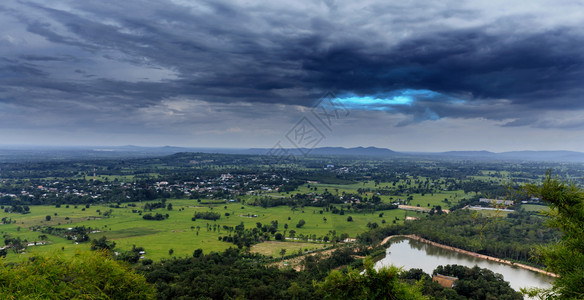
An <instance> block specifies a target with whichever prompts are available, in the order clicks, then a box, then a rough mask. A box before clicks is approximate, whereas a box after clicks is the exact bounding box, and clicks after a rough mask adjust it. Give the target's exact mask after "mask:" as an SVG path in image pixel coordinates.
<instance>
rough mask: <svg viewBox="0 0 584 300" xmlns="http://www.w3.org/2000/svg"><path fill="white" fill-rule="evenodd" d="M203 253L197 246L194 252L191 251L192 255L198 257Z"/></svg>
mask: <svg viewBox="0 0 584 300" xmlns="http://www.w3.org/2000/svg"><path fill="white" fill-rule="evenodd" d="M202 255H203V249H201V248H199V249H196V250H195V252H193V257H195V258H198V257H201V256H202Z"/></svg>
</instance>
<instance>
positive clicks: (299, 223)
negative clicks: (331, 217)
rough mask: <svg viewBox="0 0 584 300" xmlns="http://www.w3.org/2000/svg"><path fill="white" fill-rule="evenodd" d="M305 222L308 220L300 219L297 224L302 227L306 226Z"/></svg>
mask: <svg viewBox="0 0 584 300" xmlns="http://www.w3.org/2000/svg"><path fill="white" fill-rule="evenodd" d="M304 224H306V221H304V220H302V219H300V221H298V224H296V228H300V227H302V226H304Z"/></svg>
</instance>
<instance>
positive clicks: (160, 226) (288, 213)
mask: <svg viewBox="0 0 584 300" xmlns="http://www.w3.org/2000/svg"><path fill="white" fill-rule="evenodd" d="M167 203H172V205H173V210H171V211H168V210H167V209H157V210H153V211H152V213H153V214H154V213H157V212H159V213H162V214H169V218H168V219H166V220H162V221H154V220H144V219H143V218H142V216H140V215H139V214H138V213H132V209H135V210H136V209H137V210H142V209H143V206H144V204H145V203H136V205H137V207H125V205H127V204H123V205H122V207H123V208H110V207H108V206H102V205H92V206H91V207H89V208H85V206H84V205H79V206H78V207H77V208H75V206H74V205H69V207H68V208H67V207H66V205H62V206H61V207H59V208H56V207H55V206H31V208H30V213H29V214H26V215H22V214H12V213H5V212H4V211H3V210H2V211H0V218H3V217H7V218H11V219H12V220H13V223H12V224H5V225H0V231H1V232H2V234H3V235H6V234H9V235H10V236H12V237H20V238H21V239H23V240H24V239H26V240H27V241H28V242H34V241H40V238H39V236H40V235H41V234H42V233H41V232H38V231H37V232H34V231H32V230H30V227H32V226H37V225H41V226H43V225H44V226H49V225H50V226H55V227H63V228H68V227H74V226H88V227H91V228H92V229H96V230H100V231H101V232H99V233H94V234H91V235H90V238H91V239H95V238H99V237H101V236H104V235H105V236H106V237H107V238H108V239H109V240H113V241H115V242H116V244H117V247H118V248H120V249H122V250H129V249H130V248H131V247H132V245H136V246H138V247H144V248H145V249H146V257H147V258H151V259H154V260H158V259H161V258H165V257H169V250H170V249H173V251H174V252H173V255H174V256H184V255H192V253H193V251H194V250H195V249H197V248H203V249H204V251H205V252H207V253H208V252H209V251H222V250H224V249H227V248H229V247H234V246H235V245H234V244H231V243H227V242H222V241H219V240H218V237H219V236H224V235H228V234H229V233H228V232H227V231H225V230H223V229H222V228H221V227H223V225H226V226H236V225H239V224H240V223H241V222H243V224H244V225H245V226H246V228H254V227H255V226H256V222H260V223H262V224H269V223H270V222H271V221H273V220H277V221H278V224H279V227H278V232H281V233H283V232H284V230H285V229H284V224H288V226H289V227H288V230H287V231H289V230H295V231H296V235H299V234H304V235H315V236H316V237H317V238H320V237H322V236H325V235H326V234H328V233H329V231H332V230H335V231H336V233H337V235H340V234H342V233H347V234H348V235H349V236H350V237H351V238H354V237H356V235H357V234H359V233H361V232H364V231H366V230H368V228H367V223H369V222H377V223H378V224H379V225H381V224H382V220H383V219H385V220H386V222H387V223H391V222H393V221H394V220H396V218H397V219H399V221H398V222H401V221H403V219H404V216H405V212H404V211H403V210H399V209H396V210H388V211H376V212H375V213H347V214H345V215H338V214H332V213H331V212H326V211H323V213H322V214H320V210H321V208H316V207H305V208H304V209H297V210H295V211H292V210H291V209H290V208H289V207H287V206H280V207H273V208H261V207H256V206H247V205H245V206H242V205H241V204H240V203H229V204H221V205H200V204H199V203H198V202H197V201H196V200H186V199H183V200H168V202H167ZM225 206H226V207H227V208H224V207H225ZM84 208H85V211H83V209H84ZM110 209H112V210H113V212H112V214H111V217H106V218H103V217H102V216H100V214H99V213H98V212H97V210H99V211H101V212H102V213H103V212H106V211H108V210H110ZM211 210H212V211H214V212H219V213H220V214H221V218H220V219H219V220H217V221H208V220H201V219H199V220H196V221H192V220H191V218H192V217H193V215H194V213H195V211H211ZM382 212H383V213H384V215H383V218H380V217H379V214H380V213H382ZM225 213H229V214H230V216H225ZM55 214H57V215H55ZM409 214H412V212H409ZM48 215H50V216H51V220H50V221H46V216H48ZM248 215H249V216H252V215H256V216H257V217H248ZM348 216H351V217H352V218H353V221H352V222H348V221H347V218H348ZM66 218H68V220H67V219H66ZM288 218H289V219H288ZM323 218H326V219H327V220H326V222H325V221H324V220H323ZM300 219H303V220H305V222H306V224H305V225H304V226H303V227H302V228H296V224H297V223H298V221H299V220H300ZM207 224H210V225H211V226H213V225H214V224H217V225H219V230H218V231H213V229H212V228H211V230H207ZM197 227H199V228H200V229H199V230H197ZM197 231H198V235H197ZM48 237H49V244H48V245H43V246H33V247H29V248H28V249H27V252H33V253H34V252H36V251H41V252H44V251H62V252H64V253H65V254H69V255H71V254H72V253H74V249H76V248H88V247H89V244H88V243H82V244H79V245H76V244H75V243H74V242H73V241H70V240H66V239H64V238H60V237H57V236H53V235H49V236H48ZM288 243H289V244H290V249H291V250H294V249H297V246H295V245H294V242H287V244H288ZM22 255H30V254H21V255H17V254H14V253H12V252H10V251H9V254H8V256H7V259H8V260H12V259H13V258H15V257H16V256H22Z"/></svg>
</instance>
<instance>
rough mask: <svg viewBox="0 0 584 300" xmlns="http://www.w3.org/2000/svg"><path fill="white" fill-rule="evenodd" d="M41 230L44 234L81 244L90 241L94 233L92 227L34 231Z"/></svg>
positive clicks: (43, 228)
mask: <svg viewBox="0 0 584 300" xmlns="http://www.w3.org/2000/svg"><path fill="white" fill-rule="evenodd" d="M39 229H40V231H41V232H42V233H45V234H52V235H56V236H60V237H63V238H66V239H68V240H74V241H76V242H79V243H81V242H87V241H89V233H91V231H92V229H91V227H85V226H75V227H72V228H71V229H68V228H60V227H52V226H46V227H42V228H39V227H36V228H33V231H36V230H39Z"/></svg>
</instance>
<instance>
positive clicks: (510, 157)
mask: <svg viewBox="0 0 584 300" xmlns="http://www.w3.org/2000/svg"><path fill="white" fill-rule="evenodd" d="M271 150H272V149H270V148H199V147H175V146H163V147H141V146H133V145H127V146H103V147H98V146H96V147H89V146H79V147H57V146H48V147H47V146H0V162H8V161H37V160H55V159H57V160H67V159H112V158H113V159H115V158H132V157H135V158H139V157H154V156H164V155H170V154H175V153H184V152H193V153H197V152H198V153H217V154H244V155H270V153H274V152H273V151H271ZM279 150H280V151H281V150H282V149H279ZM284 150H285V151H286V152H287V153H288V155H294V156H304V155H308V156H327V155H335V156H353V157H374V158H378V159H384V158H387V159H396V158H410V159H447V160H476V161H550V162H584V153H582V152H576V151H561V150H559V151H510V152H501V153H495V152H489V151H447V152H396V151H393V150H390V149H387V148H377V147H354V148H345V147H320V148H314V149H309V148H288V149H284Z"/></svg>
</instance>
